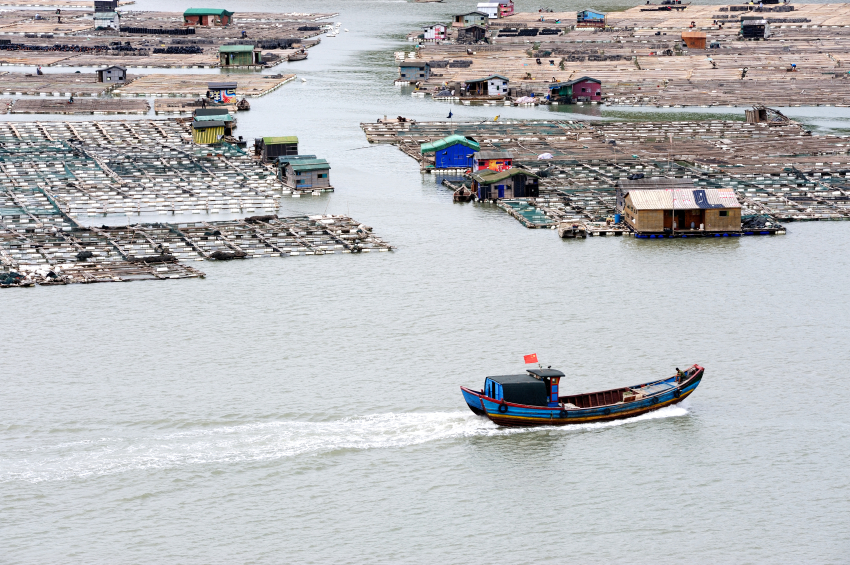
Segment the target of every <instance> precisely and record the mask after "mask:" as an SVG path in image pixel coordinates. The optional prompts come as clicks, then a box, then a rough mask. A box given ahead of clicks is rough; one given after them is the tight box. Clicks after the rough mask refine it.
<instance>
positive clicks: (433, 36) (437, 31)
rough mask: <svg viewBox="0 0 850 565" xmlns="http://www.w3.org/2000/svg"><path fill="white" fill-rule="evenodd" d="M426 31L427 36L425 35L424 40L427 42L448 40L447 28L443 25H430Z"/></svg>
mask: <svg viewBox="0 0 850 565" xmlns="http://www.w3.org/2000/svg"><path fill="white" fill-rule="evenodd" d="M424 29H425V35H423V39H424V40H425V41H445V40H446V29H447V28H446V26H444V25H443V24H434V25H430V26H428V27H426V28H424Z"/></svg>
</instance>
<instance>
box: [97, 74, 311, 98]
mask: <svg viewBox="0 0 850 565" xmlns="http://www.w3.org/2000/svg"><path fill="white" fill-rule="evenodd" d="M213 79H215V80H218V81H223V80H228V78H227V77H226V76H218V75H217V76H215V77H210V76H209V75H161V74H160V75H157V74H154V75H144V76H140V77H138V78H137V79H135V80H134V81H133V82H131V83H129V84H127V85H122V86H119V87H118V88H116V89H115V90H113V91H112V93H113V94H114V95H115V96H193V97H198V96H204V95H205V94H206V92H207V83H208V82H212V81H213ZM294 79H295V75H294V74H287V75H242V74H240V75H238V76H236V77H234V78H233V79H232V80H233V81H234V82H236V83H237V84H238V87H237V89H236V96H239V97H243V96H247V97H252V98H256V97H259V96H264V95H266V94H268V93H269V92H273V91H275V90H277V89H278V88H280V87H281V86H283V85H284V84H286V83H288V82H290V81H292V80H294Z"/></svg>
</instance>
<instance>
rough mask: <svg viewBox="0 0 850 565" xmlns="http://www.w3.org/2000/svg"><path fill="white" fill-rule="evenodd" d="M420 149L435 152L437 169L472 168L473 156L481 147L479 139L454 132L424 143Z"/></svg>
mask: <svg viewBox="0 0 850 565" xmlns="http://www.w3.org/2000/svg"><path fill="white" fill-rule="evenodd" d="M419 149H420V151H422V154H423V155H425V154H427V153H433V154H434V167H435V168H437V169H471V168H472V158H473V155H475V152H476V151H479V150H480V149H481V146H479V145H478V142H477V141H474V140H472V139H469V138H467V137H464V136H462V135H458V134H454V135H450V136H448V137H445V138H443V139H438V140H437V141H434V142H432V143H423V144H422V145H421V146H420V148H419Z"/></svg>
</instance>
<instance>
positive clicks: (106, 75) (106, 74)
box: [97, 65, 127, 84]
mask: <svg viewBox="0 0 850 565" xmlns="http://www.w3.org/2000/svg"><path fill="white" fill-rule="evenodd" d="M97 82H111V83H117V84H124V83H126V82H127V69H125V68H124V67H119V66H116V65H113V66H111V67H106V68H105V69H99V70H98V71H97Z"/></svg>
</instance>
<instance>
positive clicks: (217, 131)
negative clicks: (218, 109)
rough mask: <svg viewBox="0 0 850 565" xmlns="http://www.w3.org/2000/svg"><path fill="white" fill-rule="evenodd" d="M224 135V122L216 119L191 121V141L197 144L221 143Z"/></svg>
mask: <svg viewBox="0 0 850 565" xmlns="http://www.w3.org/2000/svg"><path fill="white" fill-rule="evenodd" d="M222 137H224V122H223V121H218V120H209V121H200V122H198V121H195V122H192V141H194V142H195V143H197V144H198V145H213V144H215V143H221V138H222Z"/></svg>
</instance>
